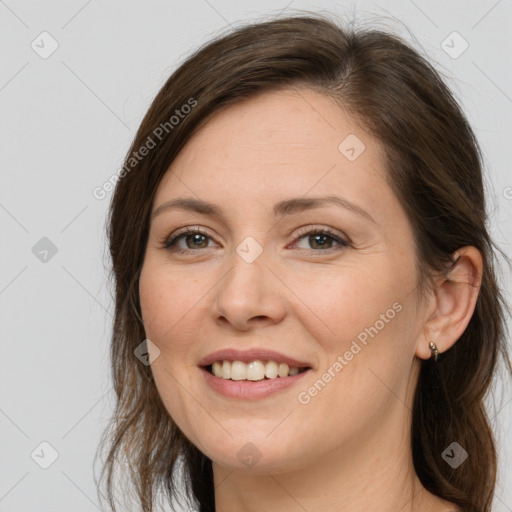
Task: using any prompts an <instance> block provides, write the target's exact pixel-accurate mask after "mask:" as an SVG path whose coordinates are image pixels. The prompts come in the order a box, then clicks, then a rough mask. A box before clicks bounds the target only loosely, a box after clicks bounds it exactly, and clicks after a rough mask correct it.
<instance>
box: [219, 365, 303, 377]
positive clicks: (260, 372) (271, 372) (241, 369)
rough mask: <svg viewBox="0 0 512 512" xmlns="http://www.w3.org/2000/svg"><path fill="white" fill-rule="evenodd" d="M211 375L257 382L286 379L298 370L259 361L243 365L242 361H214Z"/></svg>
mask: <svg viewBox="0 0 512 512" xmlns="http://www.w3.org/2000/svg"><path fill="white" fill-rule="evenodd" d="M212 373H213V375H215V377H221V378H223V379H231V380H251V381H259V380H263V379H264V378H265V377H266V378H267V379H275V378H277V377H281V378H284V377H288V376H290V377H291V376H293V375H297V374H299V373H300V370H299V368H297V367H291V368H290V367H289V366H288V365H287V364H286V363H277V362H276V361H267V362H266V363H265V362H264V361H261V360H255V361H251V362H250V363H244V362H242V361H215V363H213V364H212Z"/></svg>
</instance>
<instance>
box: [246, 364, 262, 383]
mask: <svg viewBox="0 0 512 512" xmlns="http://www.w3.org/2000/svg"><path fill="white" fill-rule="evenodd" d="M264 378H265V365H264V364H263V363H262V362H261V361H252V362H251V363H249V364H248V365H247V380H263V379H264Z"/></svg>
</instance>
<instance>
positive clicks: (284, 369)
mask: <svg viewBox="0 0 512 512" xmlns="http://www.w3.org/2000/svg"><path fill="white" fill-rule="evenodd" d="M289 371H290V367H289V366H288V365H287V364H286V363H281V364H280V365H279V370H277V373H278V375H279V377H288V372H289Z"/></svg>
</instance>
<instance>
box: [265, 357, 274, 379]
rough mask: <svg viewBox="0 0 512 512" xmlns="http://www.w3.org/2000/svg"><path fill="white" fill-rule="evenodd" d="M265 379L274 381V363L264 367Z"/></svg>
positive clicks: (270, 362) (271, 362)
mask: <svg viewBox="0 0 512 512" xmlns="http://www.w3.org/2000/svg"><path fill="white" fill-rule="evenodd" d="M265 377H267V379H275V378H276V377H277V363H276V362H275V361H269V362H268V363H267V364H266V365H265Z"/></svg>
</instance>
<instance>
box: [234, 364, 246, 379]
mask: <svg viewBox="0 0 512 512" xmlns="http://www.w3.org/2000/svg"><path fill="white" fill-rule="evenodd" d="M231 380H247V365H246V364H245V363H242V361H233V364H232V365H231Z"/></svg>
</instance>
